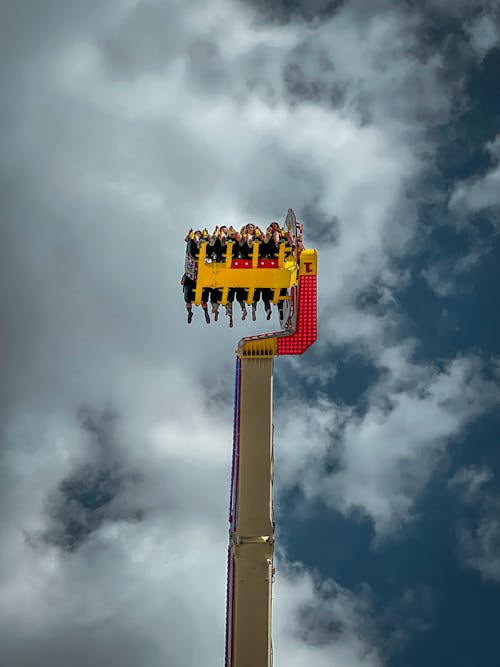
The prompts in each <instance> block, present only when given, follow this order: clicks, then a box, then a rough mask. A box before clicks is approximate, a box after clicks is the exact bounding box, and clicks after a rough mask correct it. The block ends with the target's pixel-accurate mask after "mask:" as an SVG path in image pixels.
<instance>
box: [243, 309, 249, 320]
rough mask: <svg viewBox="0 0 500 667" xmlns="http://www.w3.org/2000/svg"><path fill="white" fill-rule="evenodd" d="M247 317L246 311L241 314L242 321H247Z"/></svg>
mask: <svg viewBox="0 0 500 667" xmlns="http://www.w3.org/2000/svg"><path fill="white" fill-rule="evenodd" d="M247 315H248V313H247V311H246V310H244V311H243V312H242V313H241V319H242V320H246V319H247Z"/></svg>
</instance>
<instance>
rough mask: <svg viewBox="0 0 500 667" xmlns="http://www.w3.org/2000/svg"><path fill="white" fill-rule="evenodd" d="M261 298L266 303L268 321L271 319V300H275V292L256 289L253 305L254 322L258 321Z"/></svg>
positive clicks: (266, 289)
mask: <svg viewBox="0 0 500 667" xmlns="http://www.w3.org/2000/svg"><path fill="white" fill-rule="evenodd" d="M261 298H262V301H263V302H264V310H265V311H266V315H267V319H268V320H270V319H271V300H272V298H273V291H272V290H271V289H268V288H262V289H256V290H255V292H254V296H253V303H252V320H253V321H254V322H255V320H256V319H257V303H258V301H259V299H261Z"/></svg>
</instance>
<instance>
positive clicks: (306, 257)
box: [300, 249, 318, 276]
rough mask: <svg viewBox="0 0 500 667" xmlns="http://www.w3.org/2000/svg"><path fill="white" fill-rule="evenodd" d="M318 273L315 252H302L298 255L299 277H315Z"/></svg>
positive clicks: (316, 254)
mask: <svg viewBox="0 0 500 667" xmlns="http://www.w3.org/2000/svg"><path fill="white" fill-rule="evenodd" d="M317 273H318V253H317V252H316V250H314V249H311V250H303V251H302V252H301V254H300V275H301V276H315V275H316V274H317Z"/></svg>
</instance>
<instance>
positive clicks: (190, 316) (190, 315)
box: [188, 310, 193, 324]
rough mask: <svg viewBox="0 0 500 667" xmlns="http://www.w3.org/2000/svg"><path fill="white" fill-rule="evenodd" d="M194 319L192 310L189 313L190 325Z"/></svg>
mask: <svg viewBox="0 0 500 667" xmlns="http://www.w3.org/2000/svg"><path fill="white" fill-rule="evenodd" d="M192 319H193V311H192V310H190V311H189V312H188V324H191V321H192Z"/></svg>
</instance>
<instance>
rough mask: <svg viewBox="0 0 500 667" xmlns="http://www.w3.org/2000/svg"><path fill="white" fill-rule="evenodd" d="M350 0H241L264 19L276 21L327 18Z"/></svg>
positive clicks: (286, 21) (285, 21)
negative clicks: (270, 0)
mask: <svg viewBox="0 0 500 667" xmlns="http://www.w3.org/2000/svg"><path fill="white" fill-rule="evenodd" d="M348 1H349V0H278V1H277V2H266V0H240V2H244V4H246V5H250V6H251V7H252V8H254V9H255V10H257V12H259V14H260V15H261V17H262V19H263V20H266V21H272V22H276V23H288V22H289V21H297V20H302V21H304V20H305V21H314V20H325V19H327V18H328V17H329V16H332V15H333V14H334V13H335V12H336V11H337V10H338V9H339V7H341V6H342V5H344V4H346V2H348Z"/></svg>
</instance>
